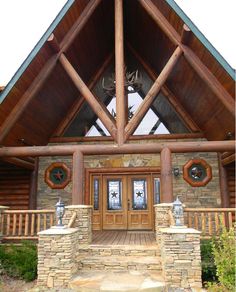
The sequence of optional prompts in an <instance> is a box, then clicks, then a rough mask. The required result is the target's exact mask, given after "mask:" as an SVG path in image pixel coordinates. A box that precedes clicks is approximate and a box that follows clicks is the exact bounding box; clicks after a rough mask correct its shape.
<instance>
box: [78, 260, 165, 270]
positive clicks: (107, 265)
mask: <svg viewBox="0 0 236 292" xmlns="http://www.w3.org/2000/svg"><path fill="white" fill-rule="evenodd" d="M79 268H80V269H86V270H101V271H103V270H142V271H146V270H152V271H158V272H160V271H161V263H160V260H159V258H158V257H155V256H128V257H127V256H103V257H102V256H91V257H86V258H84V259H81V260H80V263H79Z"/></svg>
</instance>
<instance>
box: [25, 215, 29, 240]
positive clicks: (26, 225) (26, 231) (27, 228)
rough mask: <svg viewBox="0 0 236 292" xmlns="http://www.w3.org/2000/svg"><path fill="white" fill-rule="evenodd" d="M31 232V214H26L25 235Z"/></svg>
mask: <svg viewBox="0 0 236 292" xmlns="http://www.w3.org/2000/svg"><path fill="white" fill-rule="evenodd" d="M28 234H29V214H25V236H27V235H28Z"/></svg>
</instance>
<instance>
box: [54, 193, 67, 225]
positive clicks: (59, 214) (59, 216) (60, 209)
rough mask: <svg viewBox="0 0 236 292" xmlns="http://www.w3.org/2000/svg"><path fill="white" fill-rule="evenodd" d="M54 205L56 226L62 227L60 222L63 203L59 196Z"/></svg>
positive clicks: (62, 213)
mask: <svg viewBox="0 0 236 292" xmlns="http://www.w3.org/2000/svg"><path fill="white" fill-rule="evenodd" d="M55 207H56V216H57V219H58V222H57V226H58V227H63V226H64V225H63V224H62V218H63V216H64V214H65V204H64V203H63V202H62V201H61V198H59V201H58V202H57V203H56V205H55Z"/></svg>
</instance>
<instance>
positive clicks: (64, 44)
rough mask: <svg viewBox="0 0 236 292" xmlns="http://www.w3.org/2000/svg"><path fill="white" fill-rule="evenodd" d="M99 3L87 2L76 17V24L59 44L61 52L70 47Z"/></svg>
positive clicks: (93, 0) (95, 1)
mask: <svg viewBox="0 0 236 292" xmlns="http://www.w3.org/2000/svg"><path fill="white" fill-rule="evenodd" d="M100 3H101V0H90V1H88V4H87V5H86V7H85V8H84V10H83V11H82V13H81V15H80V16H79V17H78V19H77V20H76V22H75V23H74V24H73V26H72V27H71V29H70V31H69V33H67V34H66V36H65V37H64V38H63V40H62V41H61V43H60V46H61V48H62V50H63V52H66V51H67V49H68V48H69V47H70V45H71V44H72V42H73V41H74V39H75V38H76V37H77V35H78V34H79V33H80V31H81V30H82V29H83V28H84V26H85V25H86V23H87V21H88V19H89V18H90V17H91V15H92V14H93V13H94V11H95V10H96V8H97V7H98V5H99V4H100Z"/></svg>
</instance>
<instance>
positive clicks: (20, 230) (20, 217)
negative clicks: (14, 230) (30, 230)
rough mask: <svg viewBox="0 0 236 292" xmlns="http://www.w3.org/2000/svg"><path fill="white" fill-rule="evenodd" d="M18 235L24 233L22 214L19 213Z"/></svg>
mask: <svg viewBox="0 0 236 292" xmlns="http://www.w3.org/2000/svg"><path fill="white" fill-rule="evenodd" d="M18 235H19V236H21V235H22V214H19V229H18Z"/></svg>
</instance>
